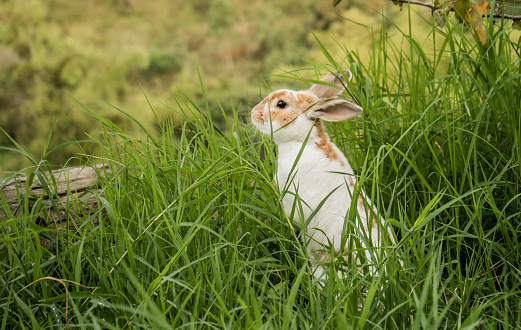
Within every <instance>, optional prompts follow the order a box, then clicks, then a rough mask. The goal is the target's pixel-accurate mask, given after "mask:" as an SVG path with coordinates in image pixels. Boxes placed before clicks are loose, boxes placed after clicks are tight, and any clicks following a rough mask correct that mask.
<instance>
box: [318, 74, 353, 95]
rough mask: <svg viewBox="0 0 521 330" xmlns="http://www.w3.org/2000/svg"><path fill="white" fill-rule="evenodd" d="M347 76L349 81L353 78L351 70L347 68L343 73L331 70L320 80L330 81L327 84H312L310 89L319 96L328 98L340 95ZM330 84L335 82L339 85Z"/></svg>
mask: <svg viewBox="0 0 521 330" xmlns="http://www.w3.org/2000/svg"><path fill="white" fill-rule="evenodd" d="M346 77H347V80H348V81H350V80H351V78H352V77H353V74H352V73H351V71H347V70H345V71H344V74H342V72H340V71H337V72H336V73H331V72H329V73H328V74H326V75H325V76H324V77H322V79H320V81H323V82H325V83H328V84H327V85H325V84H324V85H321V84H315V85H313V86H311V88H310V89H309V91H310V92H312V93H313V94H315V95H316V96H318V97H319V98H326V97H332V96H335V95H338V94H340V93H342V92H343V91H344V88H345V85H346V80H345V78H346ZM330 84H334V85H336V86H338V87H337V88H335V87H332V86H331V85H330Z"/></svg>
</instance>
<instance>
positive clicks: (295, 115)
mask: <svg viewBox="0 0 521 330" xmlns="http://www.w3.org/2000/svg"><path fill="white" fill-rule="evenodd" d="M351 78H352V73H351V72H350V71H343V73H342V72H336V73H335V74H333V73H331V72H330V73H327V74H326V75H325V76H324V77H323V78H322V79H320V80H321V81H322V82H323V84H315V85H313V86H311V88H309V89H308V90H304V91H292V90H288V89H281V90H277V91H274V92H272V93H271V94H269V95H268V96H267V97H266V98H264V99H263V100H262V101H261V102H260V103H259V104H257V105H256V106H255V107H253V109H252V110H251V118H252V123H253V125H254V127H255V128H256V129H257V130H258V131H259V132H261V133H263V134H266V135H269V136H272V138H273V141H274V142H275V144H276V145H277V146H278V157H277V171H276V181H277V184H278V188H279V190H280V192H281V194H282V196H283V198H282V204H283V206H284V210H285V212H286V214H288V215H291V214H294V215H295V216H294V217H293V219H292V220H293V221H296V222H298V221H299V219H300V218H299V211H298V210H299V209H298V207H295V205H299V203H298V201H297V204H295V203H296V196H298V199H299V200H300V201H301V202H300V205H302V206H301V207H302V211H301V212H302V213H303V215H304V219H305V220H306V223H307V226H306V235H304V236H305V239H306V240H307V254H308V257H309V259H310V261H311V263H312V269H313V275H314V277H315V278H318V279H326V278H327V275H324V272H325V270H324V269H323V267H322V266H320V265H319V264H320V263H327V262H329V254H328V253H326V252H324V251H325V248H324V246H325V247H328V246H329V242H331V244H332V245H333V246H334V248H335V252H336V253H339V254H342V255H343V256H344V258H345V259H347V257H348V255H349V251H350V250H352V249H354V248H355V247H354V246H341V238H342V231H343V228H344V222H345V221H346V220H345V219H348V214H349V209H350V207H351V205H353V206H355V207H356V213H357V216H356V219H358V220H357V221H358V224H357V226H359V228H360V231H359V232H363V233H365V235H367V237H369V238H370V239H371V241H372V247H374V248H381V247H384V246H385V245H386V244H387V243H388V242H387V241H385V242H384V241H383V239H384V235H382V233H381V232H382V231H383V230H384V228H387V232H388V235H386V236H387V237H389V239H390V241H391V242H392V243H393V244H394V239H393V236H392V235H391V232H390V229H389V227H386V226H385V222H384V220H383V219H382V218H381V217H380V216H378V215H377V212H376V211H375V209H374V208H373V207H372V206H371V205H372V204H371V201H370V200H369V198H367V196H365V194H364V192H363V191H362V189H357V191H359V194H358V197H357V200H356V203H354V202H352V198H356V197H355V196H354V194H355V189H354V188H355V185H356V178H355V176H354V175H353V169H352V168H351V166H350V165H349V163H348V161H347V159H346V157H345V156H344V154H343V153H342V152H341V151H340V149H339V148H338V147H337V146H336V145H335V144H334V143H333V142H331V140H330V139H329V136H328V135H327V133H326V131H325V129H324V124H323V121H324V120H325V121H331V122H336V121H342V120H347V119H352V118H354V117H356V116H358V115H360V114H361V113H362V108H361V107H360V106H358V105H356V104H354V103H352V102H349V101H347V100H344V99H341V98H338V95H339V94H341V93H342V92H343V91H344V88H345V85H346V80H345V79H348V80H351ZM332 86H335V87H332ZM304 142H305V145H304ZM301 152H302V153H301ZM299 153H301V155H300V158H299V156H298V155H299ZM297 159H298V161H297V162H296V160H297ZM295 162H296V164H295ZM328 195H329V196H328ZM322 202H323V205H321V206H320V204H321V203H322ZM317 209H318V211H316V210H317ZM292 210H293V211H292ZM315 211H316V214H315V215H314V216H313V217H312V218H311V219H309V218H310V217H311V215H312V214H313V212H315ZM351 219H352V218H351ZM348 241H349V240H348ZM361 248H366V250H365V254H366V258H367V260H368V261H370V262H372V263H373V264H374V263H376V260H375V259H374V257H373V256H374V253H371V251H370V249H369V248H370V247H368V246H365V244H363V245H362V246H361ZM379 250H380V249H376V252H379ZM317 261H319V262H318V263H317ZM369 269H370V271H371V272H373V271H374V269H373V267H369ZM339 275H340V272H339Z"/></svg>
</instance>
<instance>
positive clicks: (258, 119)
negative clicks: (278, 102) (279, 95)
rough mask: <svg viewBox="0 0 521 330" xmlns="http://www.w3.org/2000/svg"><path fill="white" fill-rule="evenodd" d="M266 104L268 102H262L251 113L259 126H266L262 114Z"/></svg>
mask: <svg viewBox="0 0 521 330" xmlns="http://www.w3.org/2000/svg"><path fill="white" fill-rule="evenodd" d="M265 103H266V102H264V101H262V102H261V103H260V104H258V105H256V106H255V107H254V108H253V109H252V111H251V113H252V119H253V121H255V122H257V123H259V124H264V116H263V114H262V113H263V110H264V104H265Z"/></svg>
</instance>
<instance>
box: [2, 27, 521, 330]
mask: <svg viewBox="0 0 521 330" xmlns="http://www.w3.org/2000/svg"><path fill="white" fill-rule="evenodd" d="M381 31H382V32H381V34H380V36H379V38H377V37H375V39H374V42H375V48H374V53H373V54H372V56H371V60H370V61H368V62H364V61H362V60H361V59H360V57H359V54H356V53H353V52H349V51H348V50H346V52H345V53H346V57H345V58H344V59H343V61H342V63H335V59H334V58H333V57H332V56H330V55H329V54H328V52H327V50H326V49H325V48H324V47H323V46H322V45H321V44H320V43H318V47H321V48H322V50H323V52H324V53H325V55H326V58H328V60H329V62H330V63H329V64H328V66H327V68H329V69H334V68H340V67H343V68H346V66H348V65H349V66H350V67H351V70H352V71H353V73H354V76H355V78H354V79H353V82H352V83H350V84H349V86H348V87H349V90H350V91H351V94H352V98H354V99H355V100H357V102H359V103H360V104H361V106H362V107H363V108H364V109H365V112H364V115H363V117H362V118H361V119H360V120H357V121H352V122H347V123H338V124H335V125H332V126H330V127H329V128H330V131H331V132H332V138H333V139H334V141H335V142H336V143H337V145H339V146H340V147H341V148H342V149H343V150H344V151H345V152H346V154H347V156H348V159H349V161H350V163H351V165H352V166H353V168H354V169H355V172H357V173H358V174H359V175H360V176H361V177H362V178H363V184H364V189H365V191H366V192H367V193H368V194H369V195H370V196H371V199H372V200H373V201H374V202H375V203H376V205H378V208H379V212H380V213H381V214H385V217H386V219H389V222H390V223H391V224H392V226H393V230H394V231H395V232H396V234H397V236H398V238H399V240H398V243H397V245H398V247H397V248H396V249H395V250H393V251H392V252H395V253H390V256H389V258H388V259H386V260H384V261H383V262H382V263H381V264H380V265H379V266H380V270H381V275H382V276H380V277H375V278H371V276H369V275H368V274H364V273H359V272H358V271H357V268H356V267H354V266H352V265H351V266H349V265H346V263H345V261H344V260H343V258H339V260H335V261H334V262H332V263H331V264H330V277H329V282H328V283H326V285H325V287H324V288H322V287H321V286H320V285H318V284H317V283H315V282H313V279H312V277H311V275H310V269H309V265H308V260H307V256H306V251H305V248H304V247H303V246H302V245H301V244H300V243H299V241H298V239H297V233H296V232H295V231H294V229H296V230H298V229H299V228H298V224H295V223H291V222H290V221H289V220H288V217H287V216H286V215H285V214H284V211H283V209H282V207H281V203H280V200H281V196H279V193H278V191H277V189H276V188H275V186H274V183H273V179H272V178H273V175H274V166H275V160H276V153H275V150H274V147H273V145H272V143H270V142H269V141H268V140H267V139H264V138H260V137H257V136H255V135H254V134H253V132H252V130H251V129H250V128H249V127H248V126H245V125H243V124H242V123H241V120H240V119H239V113H238V111H237V110H236V109H235V108H233V109H232V115H227V114H226V112H225V111H224V109H221V110H222V111H221V112H222V116H223V118H225V120H226V123H227V126H226V131H223V129H222V128H219V127H216V126H215V125H214V120H213V119H212V117H211V116H212V115H211V114H210V110H209V108H208V102H206V101H205V100H206V96H205V93H204V87H203V80H202V79H201V86H202V90H203V97H204V100H201V102H197V103H196V102H194V101H193V100H190V99H188V98H187V97H186V96H185V95H183V94H182V93H181V92H176V93H173V95H172V97H173V100H174V101H175V103H174V104H173V105H172V106H168V105H165V108H167V109H168V111H172V112H175V113H177V114H180V115H181V116H183V117H185V118H186V119H187V120H186V121H185V122H183V123H181V124H175V123H173V122H171V121H170V120H166V121H164V122H161V123H158V127H157V131H158V132H152V131H149V130H148V129H147V128H146V127H143V126H141V129H142V131H143V133H144V134H143V136H144V137H143V138H136V137H133V136H128V135H127V134H126V133H125V132H124V131H123V130H121V129H120V128H118V127H117V126H116V125H115V124H113V123H112V122H110V121H109V120H108V119H106V118H102V117H99V116H98V115H96V113H95V112H93V111H91V110H90V109H88V108H86V107H85V110H86V111H88V112H89V113H90V114H91V115H92V116H93V117H94V118H95V119H96V120H97V121H98V122H99V123H100V124H101V132H100V134H99V136H93V137H91V138H92V140H93V141H95V142H96V143H97V145H98V146H99V149H100V151H101V153H102V155H103V157H102V159H101V161H103V162H104V163H105V164H107V165H108V166H109V169H110V174H108V173H107V175H106V176H104V177H103V179H101V182H100V185H101V186H102V187H103V189H104V195H103V196H101V197H100V210H98V212H97V213H96V214H94V215H91V216H89V215H85V216H84V217H83V222H81V223H80V224H79V225H78V227H79V228H78V230H77V231H74V232H72V231H71V232H56V231H54V232H53V231H52V230H48V229H42V228H41V227H40V226H39V225H38V221H39V220H38V217H39V216H41V215H42V214H43V212H44V209H43V203H44V201H43V200H37V201H31V200H30V199H29V194H25V195H24V196H23V200H22V201H21V202H20V204H21V207H20V208H19V210H18V213H17V214H15V215H13V216H12V220H9V221H7V222H4V223H2V232H3V235H2V237H1V238H0V240H1V241H0V242H1V246H0V274H1V276H0V313H1V315H2V316H3V317H2V322H1V324H0V327H1V328H2V329H4V328H12V327H19V328H40V327H41V328H46V327H56V326H57V327H65V325H69V326H70V327H72V326H74V327H82V328H87V327H88V328H90V327H97V328H112V329H121V328H140V327H143V328H171V327H182V328H284V329H286V328H298V329H300V328H302V329H309V328H311V327H313V328H340V329H341V328H347V327H352V328H399V329H400V328H455V327H456V328H475V327H479V328H488V327H497V328H515V327H519V326H520V322H521V313H520V312H519V311H520V310H521V303H520V295H521V288H520V285H521V279H520V276H521V269H520V266H519V262H520V260H521V245H520V243H519V233H520V225H521V221H520V212H521V205H520V203H521V201H520V198H519V197H520V193H521V192H520V189H519V188H520V176H521V170H520V168H519V161H520V157H521V148H520V146H519V141H520V136H519V134H520V133H519V127H521V122H520V120H521V119H520V116H519V109H520V108H521V90H520V88H519V87H520V86H521V85H520V84H521V81H520V80H521V71H520V70H521V69H520V65H519V54H518V51H519V44H512V43H511V42H510V41H509V38H508V30H505V29H500V28H492V27H491V28H490V33H491V35H490V42H489V45H488V46H487V47H482V46H481V44H480V43H479V42H475V40H472V39H471V38H472V37H471V36H470V35H466V34H463V33H462V32H461V31H460V30H459V27H458V26H455V25H450V24H449V26H448V28H447V29H446V30H438V29H436V28H433V32H432V35H431V39H432V40H433V42H435V43H436V54H428V53H426V52H425V51H424V50H423V48H422V47H421V46H420V41H418V40H414V39H413V38H411V36H410V35H408V34H407V33H402V34H400V35H395V36H392V37H388V36H386V34H385V24H383V28H382V30H381ZM421 42H423V41H421ZM397 45H401V46H397ZM203 101H205V102H204V104H205V106H200V105H199V104H198V103H203ZM231 103H232V104H233V102H231ZM232 107H233V106H232ZM151 111H155V109H152V108H151ZM189 118H196V119H189ZM131 119H132V118H131ZM136 124H137V125H140V124H139V122H137V121H136ZM20 148H21V147H20ZM94 161H100V160H98V159H92V160H90V161H89V162H94ZM44 165H45V164H44ZM38 170H39V171H37V172H38V173H40V174H39V175H41V176H42V178H43V177H44V176H45V175H46V173H48V170H50V169H48V168H46V166H40V167H38ZM34 175H37V174H33V176H34ZM44 181H45V180H44ZM47 183H48V184H49V185H52V184H53V183H52V182H51V181H47ZM49 197H51V198H52V196H49ZM3 203H5V201H3ZM101 209H104V210H105V211H106V216H102V215H101V214H102V213H101ZM93 217H98V218H99V226H98V227H93V226H92V224H91V220H92V219H93ZM42 237H44V238H46V239H47V240H49V243H48V244H47V245H44V246H42V245H41V244H40V240H41V239H42ZM398 258H400V259H402V260H403V266H400V264H399V263H398V260H397V259H398ZM341 267H344V268H345V269H344V272H345V274H344V277H343V278H342V279H336V280H335V274H336V271H337V269H340V268H341ZM65 280H67V281H65Z"/></svg>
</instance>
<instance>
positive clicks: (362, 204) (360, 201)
mask: <svg viewBox="0 0 521 330" xmlns="http://www.w3.org/2000/svg"><path fill="white" fill-rule="evenodd" d="M358 206H360V207H364V199H363V198H362V196H358ZM366 211H367V209H366Z"/></svg>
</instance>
